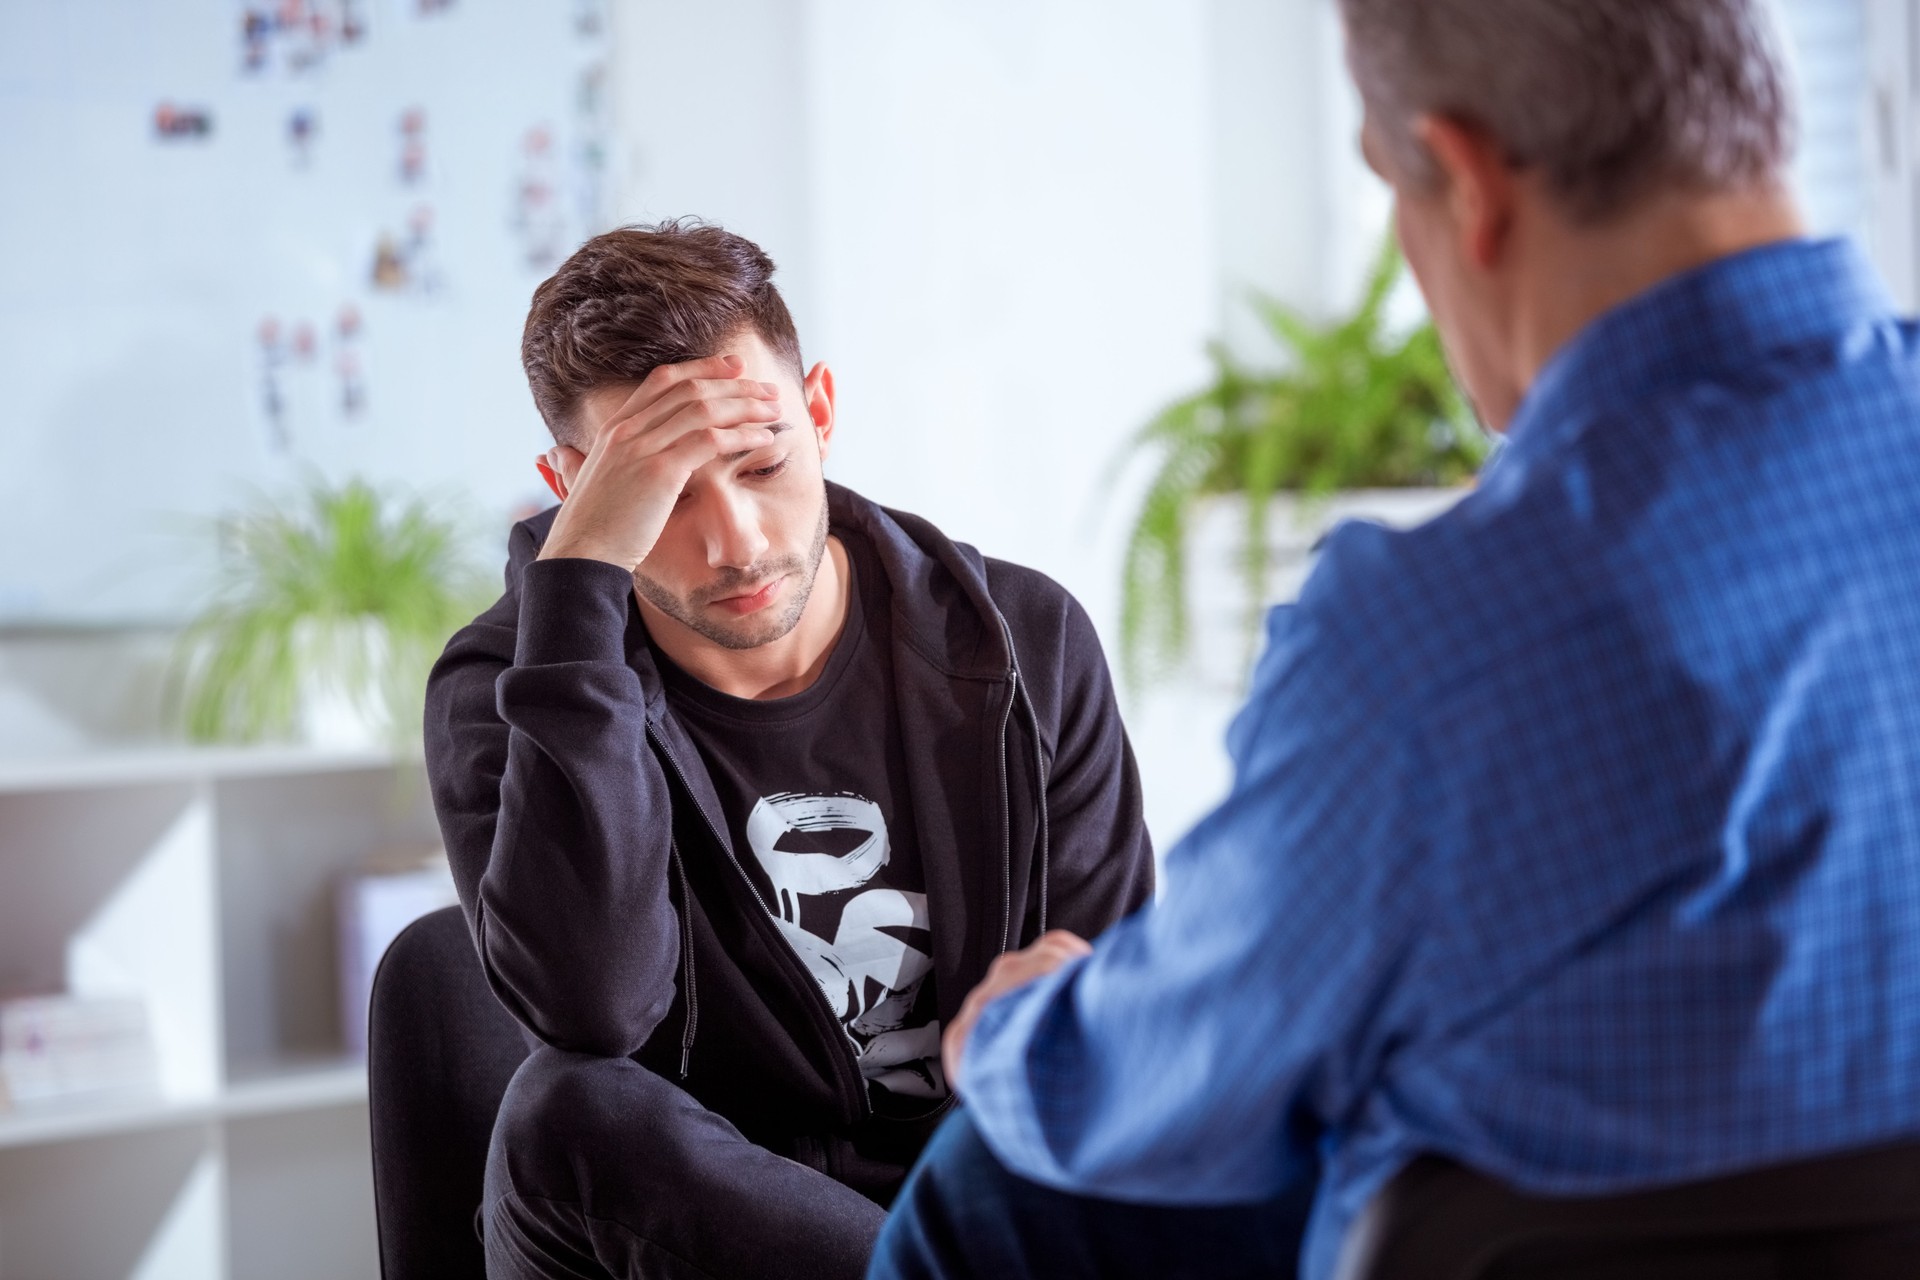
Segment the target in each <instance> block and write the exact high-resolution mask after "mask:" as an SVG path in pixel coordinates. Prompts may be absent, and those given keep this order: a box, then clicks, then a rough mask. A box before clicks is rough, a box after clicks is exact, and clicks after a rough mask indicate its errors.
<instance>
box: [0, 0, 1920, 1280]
mask: <svg viewBox="0 0 1920 1280" xmlns="http://www.w3.org/2000/svg"><path fill="white" fill-rule="evenodd" d="M1776 9H1777V12H1778V15H1779V18H1780V20H1781V30H1782V32H1783V34H1784V36H1785V38H1786V41H1787V43H1788V44H1789V46H1790V51H1791V54H1792V57H1793V61H1794V63H1795V66H1796V68H1797V71H1798V74H1799V78H1800V86H1801V93H1802V122H1803V128H1802V144H1801V150H1800V158H1799V162H1798V165H1797V168H1796V180H1797V182H1798V185H1799V187H1800V190H1801V194H1802V198H1803V201H1804V204H1805V207H1806V210H1807V212H1808V214H1809V217H1810V219H1811V221H1812V222H1813V224H1814V226H1815V228H1816V229H1817V230H1818V231H1819V232H1820V233H1821V234H1833V235H1847V236H1853V237H1856V238H1858V239H1859V240H1861V241H1862V242H1863V243H1864V244H1865V245H1866V246H1867V247H1868V249H1869V251H1870V252H1871V253H1872V255H1873V256H1874V258H1875V259H1876V261H1878V262H1879V264H1880V265H1881V267H1882V269H1883V270H1884V272H1885V273H1886V275H1887V278H1888V281H1889V284H1890V285H1891V286H1892V288H1893V290H1894V292H1895V294H1896V296H1897V297H1899V298H1900V300H1901V301H1902V303H1903V305H1906V306H1911V305H1912V304H1913V301H1914V294H1915V287H1916V259H1915V249H1916V244H1917V243H1920V240H1917V238H1916V223H1915V182H1914V148H1915V138H1914V129H1915V118H1916V117H1915V100H1916V99H1915V61H1916V43H1917V42H1920V22H1916V17H1915V14H1914V12H1913V3H1912V0H1779V2H1778V3H1777V5H1776ZM0 104H4V106H5V108H6V111H5V116H4V118H5V120H6V121H8V122H9V123H7V124H6V125H5V126H4V127H3V128H0V175H4V178H5V182H4V186H3V187H0V191H3V192H4V194H3V195H0V396H4V399H0V440H4V443H5V448H6V455H7V456H8V457H10V458H11V459H12V460H13V464H12V466H11V468H10V469H9V470H8V471H7V472H6V473H4V475H0V533H3V534H4V537H5V540H6V542H7V544H8V545H9V547H10V548H11V554H10V555H8V556H7V557H5V559H4V560H3V561H0V1280H14V1278H16V1277H57V1278H59V1280H73V1278H74V1277H81V1276H113V1277H120V1276H138V1277H142V1278H148V1277H173V1276H192V1277H198V1276H226V1275H232V1276H255V1275H258V1276H269V1275H271V1276H275V1277H286V1276H296V1275H313V1276H349V1275H372V1274H374V1273H375V1271H376V1269H377V1268H376V1263H375V1260H374V1252H373V1248H374V1246H373V1220H372V1205H371V1193H370V1190H369V1181H368V1176H367V1169H366V1159H367V1152H366V1137H365V1127H366V1111H365V1103H364V1098H365V1073H364V1069H363V1068H362V1066H361V1065H360V1061H359V1054H360V1052H361V1047H362V1046H363V1044H364V1039H363V1037H364V1001H365V986H366V983H367V981H368V979H369V974H370V972H371V966H372V964H373V963H374V961H376V960H377V958H378V955H379V951H380V948H381V947H383V946H384V944H385V942H386V940H387V939H389V938H391V936H392V935H393V933H394V931H396V930H397V929H398V928H399V927H400V926H401V925H402V924H404V923H405V921H406V920H407V919H410V918H412V916H413V915H416V914H418V913H419V912H421V911H423V910H427V909H431V908H432V907H434V906H437V905H439V904H440V903H442V902H445V901H448V900H450V898H449V896H448V895H449V894H450V888H449V887H448V884H447V881H446V877H445V872H444V866H443V864H442V863H439V862H436V850H435V848H434V846H435V844H436V843H437V835H436V833H435V831H434V828H433V824H432V820H431V815H430V813H429V812H428V811H427V809H426V806H425V802H424V798H423V794H422V792H421V789H420V786H419V777H418V773H419V770H418V766H417V764H416V763H415V760H416V757H417V754H418V744H417V730H416V729H415V728H414V726H415V725H416V724H417V716H418V684H419V679H420V673H421V670H422V668H423V665H424V663H425V662H426V661H427V660H428V659H430V657H431V655H432V654H433V653H434V652H437V650H438V647H439V644H440V643H441V642H442V641H444V639H445V637H446V635H447V634H448V633H449V632H450V631H451V629H452V628H453V627H454V626H456V625H458V623H459V622H461V621H464V620H465V618H466V617H468V616H471V614H472V613H473V612H474V611H475V610H476V609H477V608H478V607H479V606H480V605H483V604H484V603H485V602H486V601H487V599H489V598H490V596H491V594H492V593H493V592H495V591H497V586H498V573H499V568H500V564H501V562H502V558H503V550H504V544H505V535H506V531H507V529H508V527H509V526H510V524H511V522H512V521H513V520H515V519H517V518H519V517H521V516H523V515H526V514H529V513H530V512H531V511H533V510H537V509H538V508H539V507H541V506H543V505H545V494H544V490H543V489H542V488H541V487H540V486H539V483H538V480H537V477H536V475H535V473H534V470H533V466H532V461H533V459H534V457H535V456H536V455H537V454H538V452H539V451H540V450H541V449H542V448H543V447H544V446H545V444H546V442H547V441H546V436H545V433H544V430H543V428H542V426H541V423H540V421H539V418H538V417H537V415H536V414H535V412H534V409H533V405H532V402H531V400H530V398H529V396H528V394H527V391H526V387H525V383H524V380H523V378H522V375H521V373H520V368H519V361H518V341H519V334H520V324H521V321H522V319H523V317H524V314H525V309H526V305H527V300H528V297H529V295H530V293H531V291H532V289H533V287H534V286H535V285H536V284H538V283H539V281H540V280H542V279H543V278H545V276H546V275H547V274H549V273H550V272H551V271H552V269H553V268H554V267H555V266H556V265H557V264H558V263H559V261H560V260H561V259H563V258H564V257H565V256H566V254H568V253H569V252H571V250H572V249H573V248H574V247H575V246H576V245H577V244H578V243H579V242H580V241H581V240H582V239H584V238H586V237H587V236H589V235H592V234H594V233H596V232H598V231H601V230H605V229H607V228H610V227H613V226H616V225H619V224H622V223H626V222H633V221H651V220H656V219H660V218H665V217H672V216H679V215H695V216H698V217H702V218H705V219H709V220H712V221H717V222H719V223H722V224H724V225H725V226H727V227H728V228H730V229H732V230H734V231H737V232H739V233H741V234H743V235H746V236H748V237H749V238H751V239H754V240H756V241H758V242H759V243H760V244H761V245H762V246H763V247H764V248H765V249H766V250H767V251H768V252H769V253H770V254H771V255H772V256H773V258H774V259H775V260H776V262H778V264H779V266H780V273H779V276H778V280H779V282H780V284H781V287H782V289H783V291H784V293H785V295H786V297H787V300H788V302H789V304H790V306H791V307H792V310H793V312H794V314H795V317H796V319H797V321H798V323H799V328H800V334H801V339H802V343H803V346H804V349H805V355H806V358H807V359H808V360H809V361H811V360H814V359H823V360H826V361H828V362H829V363H830V364H831V365H832V366H833V368H834V370H835V372H836V375H837V378H838V386H839V390H840V406H841V417H840V425H839V431H838V437H837V441H836V447H835V453H834V456H833V459H832V462H831V464H830V466H829V474H830V475H831V476H832V477H833V478H835V479H837V480H839V481H840V482H842V483H844V484H847V485H850V486H852V487H853V488H855V489H857V490H860V491H861V492H863V493H865V494H867V495H868V496H869V497H872V498H874V499H876V500H878V501H880V502H882V503H885V504H887V505H889V506H894V507H899V508H904V509H907V510H911V511H915V512H918V513H920V514H922V515H925V516H927V517H929V518H931V519H932V520H934V521H935V522H936V523H937V524H939V525H940V526H941V527H943V528H944V529H945V530H946V531H947V532H948V533H949V534H951V535H952V536H954V537H956V538H958V539H961V540H964V541H968V542H972V543H974V544H975V545H977V546H979V547H980V548H981V549H982V550H983V551H985V552H986V553H988V554H990V555H995V556H1001V557H1005V558H1007V559H1011V560H1016V561H1020V562H1023V563H1026V564H1030V565H1033V566H1036V567H1038V568H1040V569H1042V570H1044V571H1045V572H1047V573H1049V574H1051V575H1052V576H1053V577H1055V578H1057V579H1058V580H1059V581H1061V582H1062V583H1064V584H1065V585H1066V586H1067V587H1068V588H1070V589H1071V590H1072V591H1073V592H1074V593H1075V595H1077V596H1078V597H1079V599H1080V600H1081V601H1082V602H1083V603H1084V604H1085V606H1086V607H1087V609H1088V611H1089V613H1090V614H1091V615H1092V616H1093V618H1094V620H1095V622H1096V625H1097V626H1098V627H1099V629H1100V631H1101V634H1102V637H1103V641H1104V643H1105V645H1106V648H1107V651H1108V656H1109V658H1110V660H1111V661H1112V662H1113V663H1114V665H1115V668H1116V672H1117V673H1124V678H1123V690H1122V701H1123V707H1124V709H1125V711H1126V714H1127V717H1128V722H1129V725H1130V728H1131V732H1132V735H1133V741H1134V745H1135V749H1136V752H1137V754H1138V756H1139V758H1140V762H1141V767H1142V772H1143V777H1144V781H1145V787H1146V795H1147V804H1148V818H1149V823H1150V825H1151V827H1152V828H1153V832H1154V836H1155V840H1156V844H1157V845H1158V846H1159V847H1161V848H1163V849H1164V848H1165V847H1166V846H1167V845H1169V844H1171V843H1172V842H1173V841H1174V840H1175V839H1176V838H1177V836H1178V835H1179V834H1180V832H1181V831H1182V830H1183V829H1184V828H1185V827H1186V826H1187V825H1188V824H1189V823H1190V822H1191V821H1192V820H1193V818H1195V817H1196V816H1198V815H1199V814H1200V813H1202V812H1204V811H1205V809H1206V808H1207V807H1208V806H1209V805H1210V804H1211V803H1212V802H1213V801H1214V800H1215V799H1217V798H1218V796H1219V795H1220V794H1221V792H1222V791H1223V790H1224V788H1225V785H1226V781H1227V766H1226V758H1225V754H1224V751H1223V749H1222V747H1221V745H1220V739H1221V734H1222V732H1223V730H1224V727H1225V725H1226V723H1227V720H1228V719H1229V717H1230V716H1231V713H1232V710H1233V708H1234V705H1235V702H1236V700H1237V697H1238V694H1239V691H1240V689H1241V687H1242V682H1243V680H1244V676H1245V672H1246V669H1247V665H1248V662H1249V661H1250V659H1251V657H1252V654H1253V652H1254V633H1253V631H1252V629H1251V626H1250V622H1251V621H1252V620H1253V619H1255V618H1257V616H1258V612H1259V609H1260V608H1261V607H1262V606H1264V605H1265V604H1267V603H1270V602H1272V601H1275V600H1279V599H1283V598H1285V596H1286V595H1287V594H1288V593H1289V592H1290V591H1291V590H1292V589H1294V587H1295V586H1297V584H1298V582H1299V580H1300V578H1301V576H1302V575H1303V574H1304V572H1305V570H1306V568H1307V567H1308V565H1309V564H1310V560H1311V547H1312V544H1313V542H1314V540H1315V538H1316V537H1317V536H1318V533H1319V532H1320V531H1321V530H1322V529H1324V527H1325V525H1326V523H1327V522H1328V521H1330V520H1333V519H1336V518H1342V517H1345V516H1361V517H1370V518H1377V519H1383V520H1388V521H1409V520H1417V519H1421V518H1424V517H1425V516H1427V515H1429V514H1432V513H1433V512H1435V511H1438V510H1440V509H1442V508H1444V506H1445V505H1446V504H1447V503H1449V502H1451V501H1452V500H1454V498H1456V497H1457V496H1458V494H1459V493H1460V492H1461V491H1462V486H1464V485H1466V484H1469V483H1470V482H1471V477H1472V474H1473V471H1474V470H1475V468H1476V467H1477V466H1478V465H1479V463H1480V461H1481V460H1482V458H1483V456H1484V454H1485V452H1486V448H1487V442H1486V441H1485V440H1484V439H1483V438H1482V437H1481V436H1480V434H1479V433H1478V431H1477V429H1476V428H1475V427H1474V426H1473V424H1472V423H1471V421H1470V420H1469V419H1468V418H1467V416H1466V415H1465V413H1464V411H1463V410H1462V408H1461V406H1460V405H1459V403H1458V401H1457V398H1456V397H1455V395H1454V393H1453V391H1452V389H1451V387H1450V385H1449V384H1448V382H1447V380H1446V377H1445V372H1444V368H1443V367H1442V366H1441V365H1440V363H1439V358H1438V352H1437V348H1436V346H1435V345H1434V343H1433V339H1432V335H1431V333H1430V332H1429V331H1427V330H1425V328H1424V326H1423V319H1422V313H1421V309H1420V306H1419V302H1418V298H1417V296H1416V294H1415V293H1414V291H1413V290H1412V289H1411V287H1410V286H1409V285H1408V283H1407V282H1406V281H1405V280H1404V279H1401V278H1400V276H1399V273H1398V268H1397V263H1396V262H1395V260H1394V259H1393V258H1392V256H1391V250H1390V246H1388V245H1387V244H1386V239H1385V227H1386V221H1387V213H1388V205H1387V198H1386V195H1385V192H1384V190H1383V189H1382V188H1381V187H1380V186H1379V184H1378V183H1377V182H1375V181H1374V180H1373V179H1371V178H1370V176H1369V175H1368V174H1367V173H1366V171H1365V170H1364V168H1363V166H1362V165H1361V164H1360V162H1359V159H1358V155H1357V151H1356V148H1355V134H1356V130H1357V128H1358V123H1359V121H1358V108H1357V104H1356V102H1355V100H1354V98H1353V96H1352V94H1351V91H1350V89H1349V87H1348V86H1347V84H1346V81H1345V78H1344V74H1343V70H1342V67H1341V62H1340V43H1339V30H1338V22H1337V18H1336V15H1335V12H1334V9H1333V5H1332V3H1331V0H973V2H971V3H965V4H962V3H957V2H949V0H925V2H922V3H912V4H899V3H889V2H885V0H708V2H707V3H702V4H698V5H690V4H675V3H666V2H665V0H538V2H537V3H536V2H534V0H283V2H274V0H165V2H164V3H152V2H151V0H62V3H60V4H57V5H53V4H44V3H35V2H33V0H0ZM1261 440H1264V441H1266V442H1268V443H1269V444H1278V445H1279V448H1278V449H1277V450H1274V449H1267V450H1262V449H1258V448H1253V447H1251V445H1252V444H1253V443H1254V442H1257V441H1261ZM1276 456H1277V457H1279V458H1281V459H1282V461H1281V462H1280V463H1279V464H1275V465H1265V464H1262V465H1256V464H1255V463H1254V462H1252V461H1250V459H1255V458H1259V457H1269V458H1271V457H1276ZM1469 588H1470V584H1463V590H1465V589H1469Z"/></svg>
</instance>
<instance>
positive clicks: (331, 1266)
mask: <svg viewBox="0 0 1920 1280" xmlns="http://www.w3.org/2000/svg"><path fill="white" fill-rule="evenodd" d="M436 835H437V833H436V829H435V826H434V822H433V816H432V812H431V808H430V806H429V804H428V802H427V798H426V789H425V785H424V778H423V775H422V771H421V768H420V766H419V764H418V762H417V761H411V760H396V759H394V758H393V757H391V756H388V755H384V754H379V753H366V752H360V753H324V752H315V751H311V750H304V749H297V748H285V749H261V750H231V749H207V750H200V749H178V750H160V751H138V752H133V751H121V752H99V753H92V754H87V755H76V756H71V757H64V758H62V757H52V758H42V759H33V760H0V991H16V992H17V991H34V990H42V991H45V990H63V989H64V990H72V991H76V992H81V993H97V994H108V993H112V994H137V995H140V996H142V997H143V998H144V999H145V1001H146V1003H147V1008H148V1016H149V1020H150V1022H151V1025H152V1029H153V1034H154V1040H155V1044H156V1049H157V1053H158V1058H159V1065H160V1088H159V1091H158V1093H157V1094H156V1095H155V1096H152V1097H147V1098H139V1099H124V1100H118V1101H114V1102H111V1103H108V1102H100V1103H95V1104H89V1105H81V1104H70V1105H64V1106H41V1107H33V1108H22V1109H18V1110H14V1111H5V1110H0V1280H76V1278H78V1277H101V1278H102V1280H214V1278H226V1277H232V1278H235V1280H254V1278H256V1277H257V1278H259V1280H303V1278H305V1277H312V1278H313V1280H323V1278H324V1280H351V1278H353V1277H374V1276H377V1275H378V1274H379V1263H378V1258H377V1254H376V1251H375V1244H374V1225H373V1192H372V1179H371V1157H370V1154H369V1148H368V1137H367V1109H366V1071H365V1067H364V1065H363V1064H362V1063H361V1062H360V1061H359V1060H358V1059H356V1058H353V1057H350V1056H348V1055H347V1053H346V1051H345V1049H344V1047H343V1044H344V1042H343V1040H342V1037H341V1032H340V1027H339V1013H338V1008H339V1003H338V997H337V990H336V978H335V974H336V972H337V965H336V957H335V930H334V921H333V888H334V884H335V882H336V881H337V880H338V879H339V877H341V876H342V875H344V874H346V873H348V872H350V871H353V870H354V869H356V868H357V867H359V866H360V865H361V864H362V863H364V862H365V861H366V859H367V858H368V857H369V855H371V854H373V853H375V852H377V851H378V850H380V849H382V848H386V847H390V846H393V845H410V844H418V843H421V842H423V841H429V840H433V839H435V838H436Z"/></svg>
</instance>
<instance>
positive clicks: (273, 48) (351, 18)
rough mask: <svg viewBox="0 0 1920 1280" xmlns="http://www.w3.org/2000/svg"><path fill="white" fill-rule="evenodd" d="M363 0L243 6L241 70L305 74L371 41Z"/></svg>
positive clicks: (288, 0) (293, 0) (308, 0)
mask: <svg viewBox="0 0 1920 1280" xmlns="http://www.w3.org/2000/svg"><path fill="white" fill-rule="evenodd" d="M362 7H363V5H362V0H278V3H275V4H265V5H263V4H258V3H253V4H242V5H241V7H240V69H241V71H243V72H245V73H246V74H248V75H270V74H273V73H276V72H279V73H284V74H287V75H296V76H298V75H306V74H307V73H309V72H313V71H317V70H318V69H319V68H321V67H322V66H324V65H326V62H327V60H328V58H329V57H331V56H332V55H333V54H334V53H335V52H336V51H337V50H339V49H341V48H345V47H349V46H352V45H356V44H359V43H360V42H361V41H362V40H364V39H366V36H367V23H366V18H365V15H364V13H363V12H362Z"/></svg>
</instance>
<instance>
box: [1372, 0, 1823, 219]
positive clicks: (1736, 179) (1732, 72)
mask: <svg viewBox="0 0 1920 1280" xmlns="http://www.w3.org/2000/svg"><path fill="white" fill-rule="evenodd" d="M1340 8H1341V12H1342V15H1343V16H1344V18H1345V20H1346V28H1347V58H1348V62H1349V64H1350V65H1351V66H1352V68H1353V74H1354V78H1355V80H1356V81H1357V82H1358V83H1359V86H1360V94H1361V97H1362V98H1363V99H1364V100H1365V101H1366V104H1367V111H1368V115H1369V116H1370V117H1371V118H1372V119H1373V121H1374V125H1375V133H1376V139H1377V141H1378V142H1379V143H1381V144H1382V145H1383V146H1384V148H1385V150H1386V152H1387V154H1388V156H1389V157H1390V158H1391V162H1392V163H1393V164H1394V165H1396V166H1398V167H1399V168H1401V169H1402V170H1403V171H1404V172H1407V173H1408V174H1410V175H1411V176H1412V177H1414V178H1415V180H1421V179H1428V180H1431V178H1432V177H1434V176H1435V171H1434V166H1433V158H1432V156H1431V155H1430V154H1428V152H1427V150H1426V148H1425V147H1423V146H1422V145H1421V144H1420V142H1419V141H1418V139H1417V138H1416V137H1415V136H1414V134H1413V130H1412V125H1413V121H1414V119H1415V118H1416V117H1418V116H1421V115H1429V114H1431V115H1439V116H1445V117H1449V118H1452V119H1456V120H1460V121H1462V122H1464V123H1468V124H1471V125H1474V126H1476V127H1478V128H1481V129H1484V130H1486V131H1487V133H1488V134H1489V135H1491V136H1492V137H1493V138H1494V139H1495V140H1497V141H1498V142H1499V143H1500V145H1501V146H1502V147H1504V148H1505V150H1506V152H1507V156H1508V158H1509V160H1511V161H1512V162H1513V163H1514V164H1516V165H1521V166H1525V167H1529V168H1533V169H1536V170H1537V171H1538V172H1540V173H1541V174H1542V175H1543V176H1544V178H1545V180H1546V182H1547V185H1548V189H1549V190H1551V191H1552V192H1553V193H1554V194H1555V195H1556V196H1558V197H1559V198H1560V199H1561V200H1562V201H1563V203H1564V205H1565V207H1566V209H1567V210H1568V212H1569V213H1570V214H1571V215H1572V216H1574V217H1576V218H1578V219H1580V220H1582V221H1585V222H1589V223H1591V222H1599V221H1603V220H1605V219H1607V218H1608V217H1610V216H1611V215H1613V214H1616V213H1618V212H1620V211H1622V210H1624V209H1625V208H1627V207H1628V206H1630V205H1631V204H1633V203H1634V202H1635V201H1637V200H1638V199H1639V198H1641V197H1642V196H1645V195H1648V194H1651V193H1652V192H1653V191H1654V190H1656V189H1659V188H1663V187H1664V188H1683V189H1688V190H1695V191H1703V192H1705V191H1728V190H1739V189H1743V188H1750V187H1753V186H1757V185H1760V184H1763V183H1765V182H1767V181H1769V180H1772V179H1774V178H1775V177H1777V175H1778V174H1779V173H1780V171H1781V170H1782V169H1783V168H1784V166H1785V164H1786V162H1787V160H1788V159H1789V157H1790V156H1791V154H1792V151H1793V146H1794V141H1795V131H1796V123H1795V119H1794V110H1793V95H1792V92H1791V89H1790V87H1789V78H1788V73H1787V69H1786V64H1785V61H1784V59H1783V58H1782V56H1781V52H1780V47H1779V44H1778V40H1777V35H1776V33H1775V31H1774V29H1773V23H1772V21H1771V18H1770V16H1769V14H1768V13H1767V9H1766V4H1765V0H1340Z"/></svg>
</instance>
